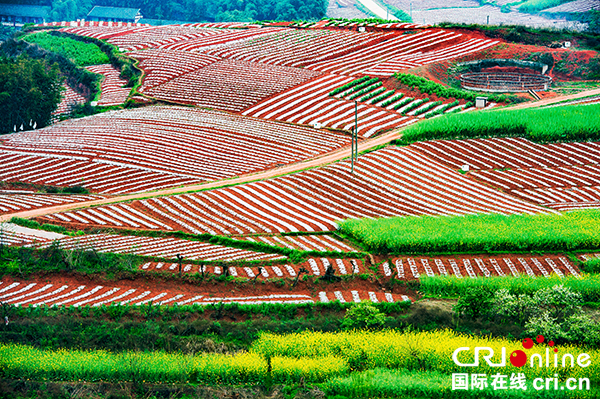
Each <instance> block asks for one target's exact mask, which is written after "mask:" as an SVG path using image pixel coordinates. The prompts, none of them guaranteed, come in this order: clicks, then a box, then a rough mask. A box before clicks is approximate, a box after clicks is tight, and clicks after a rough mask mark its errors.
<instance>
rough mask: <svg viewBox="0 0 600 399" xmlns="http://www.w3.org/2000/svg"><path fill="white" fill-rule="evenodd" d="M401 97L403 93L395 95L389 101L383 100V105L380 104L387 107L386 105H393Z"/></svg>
mask: <svg viewBox="0 0 600 399" xmlns="http://www.w3.org/2000/svg"><path fill="white" fill-rule="evenodd" d="M402 97H404V93H399V94H397V95H395V96H394V97H392V98H390V99H389V100H385V101H384V102H383V103H381V106H382V107H387V106H388V105H390V104H393V103H395V102H396V101H398V100H400V99H401V98H402ZM394 109H395V108H394Z"/></svg>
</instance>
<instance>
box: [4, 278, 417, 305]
mask: <svg viewBox="0 0 600 399" xmlns="http://www.w3.org/2000/svg"><path fill="white" fill-rule="evenodd" d="M206 288H208V287H193V286H189V285H185V286H183V287H181V288H175V289H173V288H172V287H171V286H169V287H165V286H164V285H163V284H155V283H150V284H147V283H140V282H137V281H122V282H119V283H112V282H111V283H102V284H90V283H89V281H88V282H82V281H79V280H76V279H73V278H65V277H45V278H44V279H43V281H42V280H39V281H36V280H33V279H32V280H27V281H20V280H16V281H15V280H13V279H10V278H6V277H5V278H3V279H2V281H0V301H2V302H4V303H9V304H13V305H18V306H41V305H46V306H60V305H63V306H101V305H107V306H108V305H111V304H113V305H125V304H129V305H137V306H139V305H144V304H149V303H152V304H153V305H193V304H199V305H208V304H218V303H234V302H235V303H239V304H246V305H255V304H261V303H290V304H293V303H314V302H330V301H334V300H339V301H340V302H360V301H364V300H371V301H373V302H397V301H406V300H410V298H409V297H408V296H406V295H403V294H396V293H394V294H392V293H384V292H380V291H376V290H371V291H369V290H368V289H364V288H360V287H357V289H336V288H333V289H332V290H331V291H321V292H318V293H316V295H315V296H312V295H311V294H309V293H308V292H306V291H305V290H302V289H299V290H294V291H289V290H287V289H281V290H273V289H272V288H269V287H260V286H257V288H256V289H254V290H255V292H252V290H253V288H251V287H250V288H248V289H241V290H237V292H236V291H234V290H232V291H233V293H231V292H230V293H227V294H225V293H222V292H220V291H215V290H214V288H213V289H212V290H211V289H206Z"/></svg>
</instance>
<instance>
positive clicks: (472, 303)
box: [453, 287, 493, 319]
mask: <svg viewBox="0 0 600 399" xmlns="http://www.w3.org/2000/svg"><path fill="white" fill-rule="evenodd" d="M492 297H493V295H492V292H491V291H490V290H488V289H487V288H486V287H473V288H469V289H467V290H466V292H465V293H464V294H463V295H461V296H460V298H459V299H458V302H457V303H456V305H455V306H454V308H453V310H454V311H455V312H456V313H457V315H458V316H467V317H469V318H473V319H476V318H479V317H482V316H484V315H487V314H488V312H489V311H490V307H491V305H492V303H493V298H492Z"/></svg>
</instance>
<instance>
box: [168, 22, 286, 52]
mask: <svg viewBox="0 0 600 399" xmlns="http://www.w3.org/2000/svg"><path fill="white" fill-rule="evenodd" d="M218 31H219V34H218V35H207V36H203V37H199V38H194V39H186V40H181V41H178V42H175V43H168V44H163V45H161V46H159V48H161V49H166V50H180V51H193V52H196V51H203V50H205V49H211V48H213V47H214V46H217V47H219V46H223V45H227V44H228V43H234V44H235V43H238V42H244V41H247V40H251V39H255V38H259V37H264V36H266V37H268V36H270V35H272V34H274V33H277V32H281V31H282V29H281V28H276V27H265V28H261V29H253V28H252V27H251V28H250V29H218Z"/></svg>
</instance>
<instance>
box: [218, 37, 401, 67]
mask: <svg viewBox="0 0 600 399" xmlns="http://www.w3.org/2000/svg"><path fill="white" fill-rule="evenodd" d="M391 37H393V34H390V33H359V32H352V31H332V30H320V29H318V30H313V29H302V30H298V29H283V30H281V31H279V32H275V33H273V34H271V35H268V36H262V37H258V38H253V39H251V40H247V41H242V42H239V43H233V44H226V45H225V46H221V47H218V48H216V49H213V50H206V52H207V53H208V54H212V55H216V56H219V57H223V58H230V59H237V60H243V61H252V62H261V63H267V64H275V65H286V66H292V67H301V66H304V65H306V64H307V63H311V64H314V63H316V62H319V61H322V60H327V59H333V58H336V57H337V56H339V55H342V54H347V53H348V52H351V51H360V50H361V49H363V48H365V47H368V46H373V45H376V44H377V43H379V42H381V41H383V40H386V39H388V38H391Z"/></svg>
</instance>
